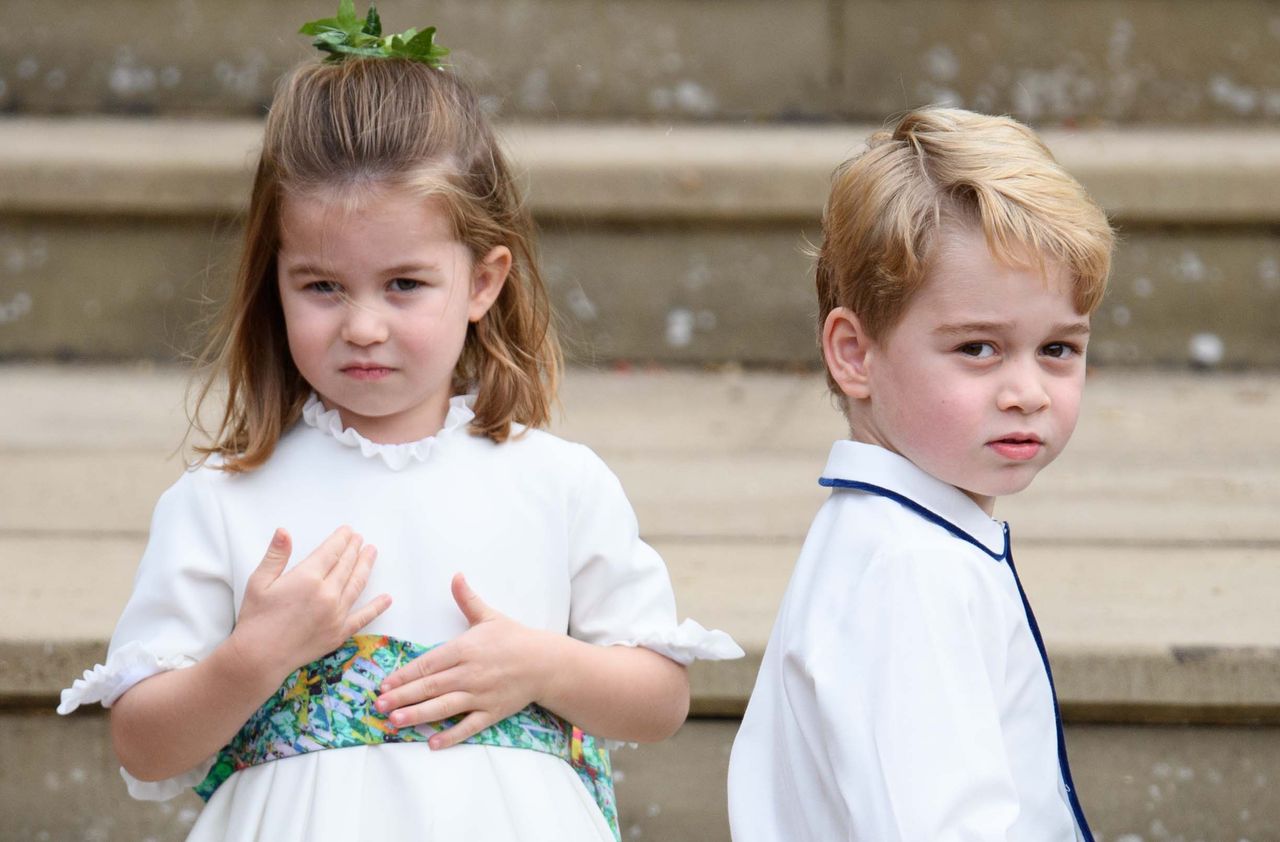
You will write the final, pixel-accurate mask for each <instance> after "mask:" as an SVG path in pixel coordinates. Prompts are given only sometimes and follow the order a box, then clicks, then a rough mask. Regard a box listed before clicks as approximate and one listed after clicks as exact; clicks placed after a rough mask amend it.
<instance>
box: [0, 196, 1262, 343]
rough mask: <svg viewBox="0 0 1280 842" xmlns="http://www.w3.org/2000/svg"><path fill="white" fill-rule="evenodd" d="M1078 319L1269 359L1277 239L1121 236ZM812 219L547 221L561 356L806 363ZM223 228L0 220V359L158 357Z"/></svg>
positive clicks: (224, 273) (215, 290)
mask: <svg viewBox="0 0 1280 842" xmlns="http://www.w3.org/2000/svg"><path fill="white" fill-rule="evenodd" d="M1122 235H1123V240H1122V245H1121V247H1120V250H1119V252H1118V254H1117V258H1116V264H1115V271H1114V273H1113V278H1112V287H1111V290H1110V292H1109V294H1108V297H1107V298H1106V299H1105V301H1104V303H1103V305H1102V307H1101V309H1100V310H1099V312H1098V314H1097V316H1096V318H1095V320H1094V327H1095V330H1094V338H1093V344H1092V347H1091V349H1090V358H1091V359H1092V360H1093V361H1095V362H1097V363H1101V364H1119V365H1151V364H1157V365H1168V366H1185V365H1188V364H1189V363H1195V362H1196V361H1197V360H1207V361H1208V362H1209V363H1211V364H1212V365H1224V366H1227V367H1239V366H1272V367H1274V366H1277V365H1280V333H1278V332H1277V331H1276V330H1275V326H1276V325H1277V324H1280V243H1278V242H1277V240H1276V239H1275V237H1274V236H1273V235H1272V234H1271V233H1270V232H1269V231H1268V230H1267V229H1265V228H1257V227H1244V228H1232V229H1227V230H1218V231H1213V232H1208V231H1196V230H1188V229H1185V228H1131V229H1128V230H1124V231H1122ZM816 236H817V235H816V232H815V226H813V225H809V226H805V225H801V224H797V223H779V224H774V225H763V224H751V225H733V226H726V225H710V224H702V225H672V224H663V225H659V224H634V225H628V226H619V225H608V224H593V223H592V222H590V221H588V220H583V221H580V222H577V223H569V222H549V223H547V224H545V225H544V226H543V236H542V251H543V257H544V268H545V270H546V277H547V282H548V285H549V286H550V288H551V292H552V296H553V300H554V303H555V306H556V309H557V313H558V314H559V318H560V319H561V323H562V325H563V327H564V335H565V338H566V340H567V343H566V346H567V351H568V352H569V354H570V356H571V358H572V359H574V360H575V361H577V362H579V363H584V364H599V363H606V362H610V361H616V360H632V361H638V362H641V363H643V362H648V361H653V362H659V363H664V364H667V363H682V364H689V363H694V364H700V363H715V362H727V361H732V362H740V363H745V364H748V365H772V366H777V365H787V366H791V365H799V366H805V367H814V366H816V364H817V362H818V355H817V351H816V347H815V342H814V338H813V337H814V330H815V328H814V326H813V318H814V317H813V312H814V307H815V305H814V303H813V293H812V280H811V272H810V267H809V260H808V258H807V257H805V256H804V254H803V253H802V248H803V245H804V242H805V239H806V237H808V238H809V239H813V238H814V237H816ZM237 248H238V246H237V245H236V237H235V232H234V230H233V229H232V228H231V227H230V226H229V225H219V224H217V223H216V222H215V221H214V220H211V219H200V218H188V217H176V218H162V219H149V220H147V221H146V222H145V223H140V222H139V221H138V220H136V219H133V218H130V217H120V216H115V215H113V216H108V217H83V216H69V217H68V216H40V217H25V216H24V217H17V218H15V217H3V216H0V261H3V262H0V357H8V358H45V359H49V358H71V359H108V360H110V359H131V358H134V359H136V358H147V359H157V360H172V359H178V358H182V357H183V356H184V355H188V354H190V353H191V352H193V351H194V350H196V349H198V347H199V345H200V342H201V339H202V324H203V322H202V320H209V319H212V318H213V317H214V316H215V314H216V307H217V305H216V303H215V302H218V301H220V300H221V298H222V295H223V290H224V289H225V285H226V283H227V279H228V276H229V273H230V267H232V266H233V265H234V261H235V259H236V250H237Z"/></svg>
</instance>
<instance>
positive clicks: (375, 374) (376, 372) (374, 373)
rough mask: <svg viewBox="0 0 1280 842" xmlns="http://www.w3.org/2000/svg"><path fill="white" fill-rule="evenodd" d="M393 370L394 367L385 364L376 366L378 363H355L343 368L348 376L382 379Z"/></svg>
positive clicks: (358, 378)
mask: <svg viewBox="0 0 1280 842" xmlns="http://www.w3.org/2000/svg"><path fill="white" fill-rule="evenodd" d="M392 371H393V369H390V368H386V367H385V366H376V365H370V366H363V365H353V366H348V367H347V368H344V369H342V373H343V374H345V375H347V376H348V377H352V378H355V379H356V380H381V379H382V378H384V377H386V376H387V375H388V374H390V373H391V372H392Z"/></svg>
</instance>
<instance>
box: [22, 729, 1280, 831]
mask: <svg viewBox="0 0 1280 842" xmlns="http://www.w3.org/2000/svg"><path fill="white" fill-rule="evenodd" d="M737 727H738V723H737V721H736V720H732V719H695V720H691V721H690V722H688V723H687V724H686V725H685V726H684V728H682V729H681V730H680V732H679V733H677V734H676V735H675V736H674V737H673V738H671V739H669V740H667V741H665V742H662V743H658V744H655V745H644V746H640V747H639V748H638V749H621V750H619V751H615V752H613V766H614V770H615V771H614V779H615V783H616V788H617V795H618V812H619V816H620V820H621V825H622V832H623V837H622V838H623V839H625V840H639V841H640V842H642V841H643V840H661V842H729V828H728V817H727V809H726V797H725V780H726V773H727V770H728V764H729V750H730V747H731V746H732V744H733V738H734V735H735V734H736V732H737ZM1066 734H1067V743H1068V745H1069V747H1070V751H1071V767H1072V773H1073V777H1074V778H1075V781H1076V785H1077V787H1078V789H1079V792H1080V798H1081V802H1082V803H1083V804H1084V808H1085V812H1086V815H1087V816H1088V818H1089V822H1090V824H1091V826H1092V828H1093V830H1094V833H1095V836H1096V838H1097V839H1098V840H1099V842H1134V841H1135V840H1152V842H1157V840H1176V839H1183V840H1194V839H1203V840H1224V841H1225V842H1237V840H1250V842H1273V841H1274V840H1275V839H1276V838H1277V836H1276V828H1277V827H1280V802H1278V801H1277V799H1276V798H1275V781H1276V780H1277V779H1280V728H1275V727H1258V726H1203V725H1165V726H1151V725H1084V724H1072V725H1068V726H1067V730H1066ZM0 750H2V751H3V752H4V756H5V757H6V758H8V760H7V761H6V762H5V763H4V764H0V816H4V820H5V837H4V838H5V839H6V840H9V841H10V842H62V840H93V842H137V840H154V842H180V840H182V839H183V838H184V837H185V836H186V833H187V831H188V830H189V829H190V827H191V823H192V822H193V821H195V818H196V815H197V814H198V812H199V810H200V807H201V804H200V800H199V799H198V798H197V797H196V796H195V795H194V794H191V793H187V794H185V795H182V796H179V797H178V798H176V799H174V800H172V801H165V802H160V803H155V802H141V801H131V800H129V798H128V796H127V795H126V794H125V788H124V783H123V782H122V781H121V780H120V777H119V772H118V771H117V769H118V766H119V764H118V763H117V761H116V760H115V758H114V757H113V756H112V755H111V752H110V749H109V741H108V738H107V734H106V717H105V716H102V715H101V714H99V713H85V714H81V713H76V714H75V715H73V716H72V717H70V718H69V719H63V718H59V717H55V716H51V715H39V714H32V713H28V712H25V711H14V710H0ZM281 762H288V761H281Z"/></svg>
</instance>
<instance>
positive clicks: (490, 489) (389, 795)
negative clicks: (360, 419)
mask: <svg viewBox="0 0 1280 842" xmlns="http://www.w3.org/2000/svg"><path fill="white" fill-rule="evenodd" d="M471 400H472V399H468V398H463V397H459V398H454V399H453V401H452V402H451V406H450V410H449V413H448V417H447V419H446V421H445V425H444V428H443V429H442V430H441V432H440V433H439V434H437V435H436V436H434V437H432V438H430V439H426V440H423V441H421V442H414V443H410V444H400V445H380V444H376V443H374V442H371V441H369V440H367V439H364V438H363V437H361V436H360V435H359V434H358V433H356V432H355V431H354V430H344V429H342V425H341V423H340V422H339V421H338V416H337V413H336V412H331V411H325V410H324V407H323V405H321V404H320V403H319V402H318V401H317V400H315V399H314V397H313V398H312V400H311V401H310V402H309V403H308V404H307V406H306V408H305V410H304V412H303V423H300V424H297V425H295V427H294V428H293V429H292V430H290V431H289V432H288V433H287V434H286V435H285V436H284V437H283V438H282V439H281V441H280V444H279V447H278V448H277V450H276V452H275V453H274V454H273V455H272V457H271V458H270V460H268V462H267V463H266V465H264V466H263V467H262V468H260V469H258V470H256V471H252V472H249V473H246V474H239V475H237V474H229V473H225V472H222V471H218V470H216V469H214V468H212V467H206V468H201V469H197V470H193V471H191V472H188V473H186V474H184V475H183V476H182V477H181V478H180V479H179V480H178V481H177V482H176V483H174V485H173V486H172V487H171V488H170V489H169V490H168V491H166V492H165V493H164V495H163V496H162V497H161V498H160V501H159V503H158V504H157V505H156V510H155V515H154V517H153V519H152V523H151V536H150V540H149V542H148V544H147V548H146V552H145V553H144V554H143V558H142V561H141V563H140V565H139V568H138V573H137V577H136V579H135V582H134V590H133V594H132V596H131V597H130V599H129V603H128V605H127V606H126V607H125V610H124V614H123V615H122V616H121V618H120V621H119V623H118V624H117V626H116V630H115V633H114V635H113V636H112V639H111V645H110V648H109V650H108V656H107V662H106V664H105V665H100V666H97V667H95V668H94V669H92V670H88V671H86V672H85V674H84V678H82V679H79V680H77V681H76V682H75V683H74V685H73V686H72V687H70V688H68V689H66V690H64V691H63V692H62V704H61V705H60V706H59V708H58V710H59V712H61V713H69V712H70V711H72V710H75V708H76V707H77V706H78V705H80V704H86V703H91V702H101V703H103V704H104V705H106V706H110V705H111V703H112V702H114V701H115V700H116V699H117V698H118V697H119V696H120V695H121V694H123V693H124V692H125V691H126V690H127V689H128V688H129V687H131V686H133V684H134V683H136V682H138V681H141V680H143V679H145V678H147V677H149V676H150V675H153V674H155V673H157V672H160V671H163V670H166V669H173V668H180V667H183V666H190V665H191V664H193V663H195V662H196V661H198V660H200V659H201V658H203V657H205V656H206V655H208V654H209V653H210V652H211V651H212V650H213V649H214V648H215V647H216V646H217V645H218V644H219V643H220V642H222V641H223V640H224V639H225V638H226V637H227V635H229V634H230V632H231V629H232V627H233V625H234V622H235V617H236V614H237V613H238V611H239V608H240V602H241V599H242V596H243V593H244V586H245V581H246V580H247V578H248V576H249V574H250V573H251V572H252V571H253V570H254V568H255V567H256V566H257V565H258V563H259V562H260V561H261V559H262V556H263V554H264V553H265V551H266V548H267V544H268V542H269V541H270V539H271V535H272V533H273V531H274V530H275V529H276V527H278V526H283V527H285V528H286V529H288V530H289V532H290V533H291V535H292V537H293V547H294V553H293V558H292V559H291V562H290V563H291V565H292V564H296V563H298V562H299V561H301V560H302V559H303V558H305V557H306V556H307V554H308V553H310V552H311V550H312V549H314V548H315V547H316V546H317V545H319V543H320V542H321V541H322V540H323V539H324V538H325V537H326V536H327V535H328V534H329V533H330V532H332V531H333V530H334V529H335V528H337V527H338V526H339V525H342V524H344V523H345V524H349V525H350V526H351V527H352V528H354V529H355V530H356V531H357V532H358V533H360V534H361V535H362V536H363V537H364V539H365V541H366V542H369V543H372V544H374V545H376V546H377V548H378V560H377V563H376V564H375V565H374V568H373V572H372V575H371V577H370V580H369V583H368V586H367V588H366V590H365V594H364V596H363V597H362V600H361V601H363V600H365V599H369V598H372V597H373V596H375V595H377V594H379V593H383V592H386V593H389V594H391V596H392V598H393V604H392V606H391V608H390V609H389V610H388V611H387V612H386V613H384V614H383V615H382V616H380V617H378V618H377V619H376V620H374V622H373V623H372V624H371V625H369V626H368V627H367V628H366V629H364V631H365V632H366V633H370V634H387V635H392V636H395V637H400V638H404V639H407V640H411V641H414V642H417V643H422V644H434V643H439V642H442V641H445V640H448V639H450V638H453V637H456V636H457V635H458V634H460V633H461V632H463V631H465V630H466V621H465V619H464V618H463V616H462V614H461V613H460V612H459V610H458V608H457V606H456V605H455V604H454V602H453V598H452V596H451V594H450V589H449V582H450V579H451V578H452V576H453V575H454V574H455V573H457V572H462V573H465V574H466V576H467V580H468V582H469V584H470V585H471V587H472V588H473V589H474V590H475V591H476V592H477V593H478V594H479V595H480V596H481V597H482V598H483V599H484V600H485V601H486V602H487V603H488V604H489V605H491V606H493V607H494V608H495V609H497V610H498V611H501V612H503V613H505V614H507V615H508V616H510V617H512V618H514V619H516V620H518V621H519V622H521V623H524V624H526V625H528V626H531V627H535V628H542V629H548V630H554V631H558V632H567V633H569V634H571V635H572V636H574V637H576V638H578V639H580V640H584V641H587V642H590V643H595V644H601V645H608V644H614V643H620V644H623V645H630V646H634V645H640V646H646V647H649V648H652V649H653V650H655V651H658V652H661V653H662V654H664V655H666V656H668V657H670V658H673V659H674V660H678V661H680V662H682V663H688V662H689V661H692V660H693V659H695V658H713V659H716V658H730V657H738V656H740V655H741V654H742V650H741V649H739V648H738V647H737V645H736V644H735V643H733V641H732V639H730V638H729V636H728V635H726V634H725V633H724V632H720V631H707V630H705V629H703V628H702V627H701V626H698V625H697V624H696V623H693V622H692V621H686V622H685V623H684V624H681V625H677V623H676V608H675V600H674V597H673V594H672V590H671V583H670V580H669V578H668V576H667V571H666V567H665V566H664V565H663V563H662V559H661V558H660V557H659V556H658V554H657V553H656V552H654V550H653V549H652V548H651V547H649V546H648V545H647V544H645V543H644V542H643V541H641V540H640V538H639V534H638V529H637V524H636V518H635V514H634V512H633V511H632V509H631V505H630V503H628V501H627V499H626V496H625V495H624V494H623V491H622V488H621V486H620V484H619V483H618V480H617V478H616V477H614V475H613V474H612V473H611V472H610V471H609V469H608V468H607V467H605V465H604V463H603V462H601V461H600V459H599V458H598V457H597V456H596V455H595V454H594V453H592V452H591V451H590V450H589V449H588V448H586V447H583V446H582V445H578V444H572V443H570V442H566V441H563V440H561V439H558V438H556V437H555V436H552V435H550V434H548V433H545V432H541V431H537V430H531V431H527V432H525V434H524V435H522V436H519V437H516V438H513V439H511V440H510V441H508V442H506V443H504V444H501V445H498V444H494V443H493V442H491V441H489V440H487V439H484V438H479V437H476V436H472V435H470V434H469V433H468V432H467V431H466V425H467V422H469V421H470V420H471V419H472V418H473V417H474V415H473V413H472V411H471V409H470V403H471ZM211 762H212V758H209V760H208V761H206V762H205V763H203V764H201V765H200V766H199V767H198V768H196V769H193V770H190V771H189V772H187V773H186V774H184V775H181V776H179V777H178V778H174V779H171V780H168V781H161V782H158V783H144V782H141V781H136V780H133V779H132V778H131V777H130V776H129V775H128V774H127V773H126V774H125V778H126V781H127V782H128V783H129V790H130V794H132V795H133V796H134V797H137V798H145V799H154V800H160V799H165V798H171V797H173V796H174V795H176V794H178V793H179V792H181V791H183V790H184V789H186V788H187V787H189V786H191V785H192V784H194V783H196V782H198V781H199V780H200V779H202V778H203V776H204V774H205V772H206V771H207V769H208V768H209V765H210V763H211ZM122 772H123V770H122ZM464 829H465V832H464ZM189 838H190V839H192V840H215V839H217V840H250V839H271V840H273V842H274V840H291V839H307V840H326V839H333V840H342V841H343V842H351V840H356V839H377V840H379V842H387V840H397V839H410V838H412V839H415V840H428V842H429V840H433V839H434V840H453V839H462V838H465V839H468V840H542V839H547V840H551V839H554V840H607V839H611V838H612V834H611V832H610V830H609V828H608V825H607V824H606V822H605V820H604V818H603V815H602V814H601V813H600V811H599V809H598V808H597V807H596V805H595V802H594V801H593V800H592V799H591V797H590V795H589V794H588V793H587V790H586V788H585V787H584V786H583V785H582V783H581V781H580V780H579V779H578V776H577V774H576V773H575V772H574V771H573V770H572V769H571V768H570V767H569V765H568V764H567V763H565V762H564V761H562V760H560V759H559V758H556V757H552V756H550V755H545V754H539V753H538V752H534V751H530V750H521V749H508V748H495V747H485V746H466V747H454V748H450V749H446V750H443V751H431V750H430V749H428V748H427V746H426V745H425V744H422V743H418V744H409V745H399V746H376V747H360V748H344V749H336V750H330V751H320V752H313V753H310V754H306V755H301V756H298V757H292V758H288V759H285V760H278V761H273V762H270V763H267V764H264V765H262V766H260V767H254V768H252V769H247V770H244V771H241V772H238V773H236V774H235V775H233V776H232V777H231V779H230V780H229V781H228V782H227V783H225V784H223V786H222V787H221V788H220V789H219V790H218V792H217V793H215V795H214V797H213V798H212V799H211V800H210V802H209V804H208V805H207V807H206V809H205V810H204V812H203V813H202V814H201V816H200V818H199V819H198V821H197V822H196V825H195V828H194V829H193V830H192V833H191V836H190V837H189Z"/></svg>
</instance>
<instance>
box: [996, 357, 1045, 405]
mask: <svg viewBox="0 0 1280 842" xmlns="http://www.w3.org/2000/svg"><path fill="white" fill-rule="evenodd" d="M1041 376H1042V375H1041V372H1040V370H1039V366H1036V365H1034V364H1028V365H1019V366H1010V367H1009V368H1008V373H1007V375H1006V376H1005V379H1004V382H1003V383H1001V385H1000V391H999V393H998V394H997V395H996V405H997V406H999V407H1000V409H1001V410H1003V411H1013V410H1017V411H1019V412H1022V413H1023V414H1027V415H1029V414H1031V413H1033V412H1039V411H1041V410H1043V409H1047V408H1048V406H1049V392H1048V390H1047V389H1045V387H1044V383H1043V382H1042V381H1041V379H1040V378H1041Z"/></svg>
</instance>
